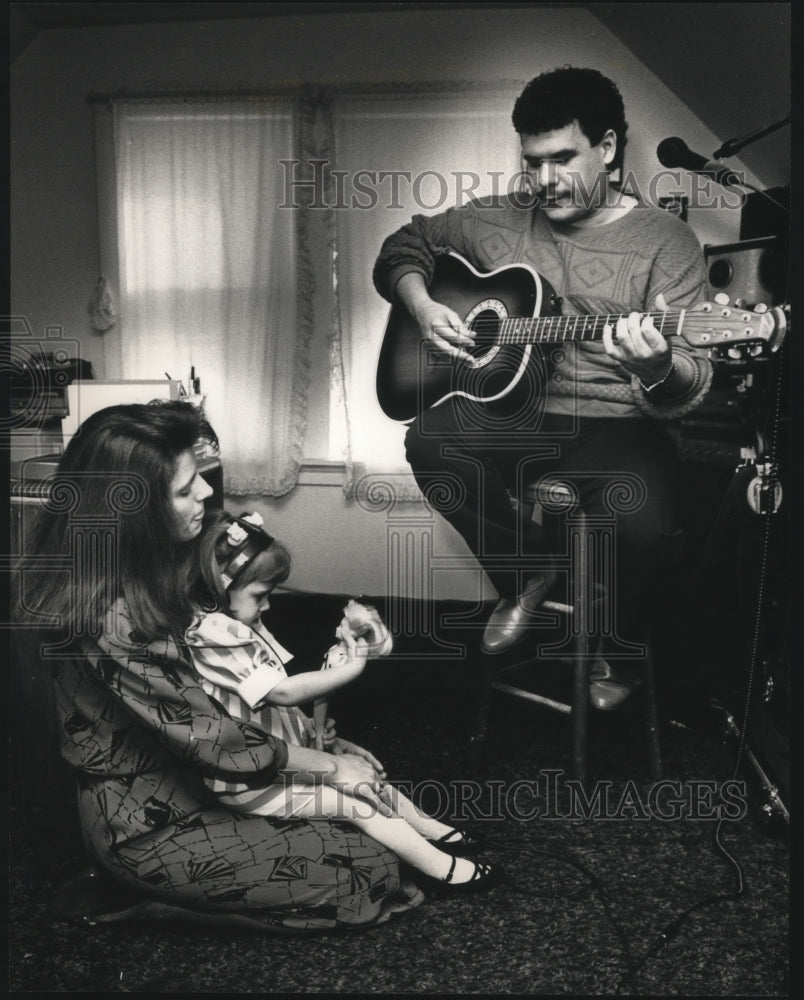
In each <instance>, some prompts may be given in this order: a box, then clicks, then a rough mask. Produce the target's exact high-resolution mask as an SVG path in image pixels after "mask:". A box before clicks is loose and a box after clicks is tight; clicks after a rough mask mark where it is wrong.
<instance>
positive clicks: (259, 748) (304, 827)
mask: <svg viewBox="0 0 804 1000" xmlns="http://www.w3.org/2000/svg"><path fill="white" fill-rule="evenodd" d="M54 685H55V694H56V706H57V713H58V720H59V729H60V735H61V744H62V754H63V756H64V757H65V759H66V760H67V762H68V763H69V764H70V765H71V766H72V767H73V769H74V770H75V773H76V776H77V781H78V801H79V811H80V818H81V824H82V829H83V833H84V839H85V842H86V845H87V848H88V850H89V851H90V853H91V854H92V856H93V857H94V858H95V859H96V860H97V862H98V863H99V864H100V865H101V866H102V867H103V868H105V869H106V870H107V871H108V872H110V873H111V874H113V875H114V876H116V877H117V878H118V879H120V880H121V881H122V882H124V883H126V884H127V885H128V886H129V887H131V888H134V889H137V890H139V891H140V892H143V893H145V894H147V895H148V896H150V897H151V898H152V899H153V900H156V901H161V903H162V904H168V905H169V906H172V907H173V909H174V910H176V909H178V910H179V911H180V912H184V913H185V914H190V913H195V914H206V915H210V914H217V915H219V917H220V918H221V919H228V918H231V921H232V922H233V923H235V924H237V925H246V926H253V927H259V928H261V929H265V930H272V931H283V930H284V931H286V932H287V931H305V930H307V931H310V930H323V929H328V928H334V927H355V926H360V925H367V924H373V923H377V922H380V921H382V920H384V919H387V917H388V915H389V914H390V913H392V912H396V911H398V910H401V909H407V908H410V906H414V905H417V904H418V903H419V902H421V899H422V896H421V893H418V892H417V891H416V890H413V891H411V890H410V889H409V887H407V886H402V885H401V881H400V872H399V861H398V859H397V857H396V856H395V855H394V854H392V853H391V852H390V851H388V850H386V849H385V848H384V847H382V846H381V845H380V844H378V843H377V842H376V841H375V840H373V839H372V838H371V837H367V836H365V835H364V834H362V833H361V832H360V831H358V830H357V829H355V827H353V826H351V825H349V824H345V823H337V822H329V821H324V820H304V819H299V820H294V821H291V822H288V821H280V820H276V819H272V818H264V817H262V816H253V815H243V814H242V813H239V812H235V811H234V810H232V809H228V808H226V807H225V806H224V805H223V804H222V803H221V802H220V800H219V799H217V798H216V797H215V796H214V795H213V794H212V792H211V791H210V790H209V788H208V786H207V785H206V784H205V782H206V781H207V780H213V781H215V780H220V781H231V782H235V783H238V782H249V783H252V784H253V785H254V786H255V787H259V788H262V787H264V786H266V785H270V784H271V783H272V782H274V781H275V780H276V778H277V775H278V772H279V771H280V770H281V769H282V768H284V767H285V764H286V762H287V746H286V745H285V743H284V742H283V741H282V740H281V739H278V738H277V737H276V736H274V735H272V734H271V733H269V732H266V731H265V730H264V729H262V728H261V727H260V726H257V725H254V724H252V723H250V722H248V721H245V720H242V719H239V718H234V717H232V716H230V715H229V713H228V712H226V711H225V710H224V709H223V707H222V705H221V703H219V702H218V701H217V700H216V699H214V698H212V697H210V695H209V694H208V693H207V692H206V691H205V690H204V689H203V687H202V686H201V684H200V683H199V681H198V678H197V675H196V673H195V671H194V670H193V666H192V663H191V661H190V655H189V652H188V650H187V648H186V647H185V646H184V645H183V644H180V643H177V642H176V641H174V640H173V639H172V638H164V639H160V640H157V641H153V642H144V641H142V640H141V639H139V638H138V637H137V636H136V635H135V634H134V633H133V631H132V626H131V620H130V617H129V614H128V610H127V608H126V605H125V603H124V602H123V601H122V600H118V601H117V602H116V603H115V604H114V606H113V607H112V608H111V610H110V612H109V614H108V615H107V619H106V624H105V628H104V631H103V633H102V634H101V635H100V636H99V637H98V638H97V639H96V640H95V639H90V638H84V639H80V640H76V642H75V644H74V646H73V648H72V649H71V650H69V651H67V652H66V654H65V655H64V656H63V660H62V662H61V664H60V665H59V667H58V669H57V671H56V674H55V678H54Z"/></svg>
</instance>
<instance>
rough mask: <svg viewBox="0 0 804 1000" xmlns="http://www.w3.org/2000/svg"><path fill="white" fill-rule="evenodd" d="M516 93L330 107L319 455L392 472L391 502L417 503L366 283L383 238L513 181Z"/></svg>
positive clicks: (380, 313)
mask: <svg viewBox="0 0 804 1000" xmlns="http://www.w3.org/2000/svg"><path fill="white" fill-rule="evenodd" d="M520 89H521V87H519V86H518V85H512V87H511V89H508V88H507V87H504V88H501V89H500V91H499V93H495V94H491V95H489V94H488V93H485V94H481V93H480V92H479V91H476V90H474V88H472V89H468V90H464V91H461V92H454V93H450V92H446V93H436V94H432V93H430V94H428V93H410V92H408V93H403V94H394V95H388V94H386V95H381V94H377V95H373V96H370V97H365V96H362V97H340V98H338V99H337V100H335V101H334V102H333V105H332V116H331V129H332V142H333V149H332V153H331V156H330V159H331V160H332V161H333V162H334V163H335V164H336V166H337V169H338V176H337V179H336V182H334V183H333V184H332V187H331V190H330V203H332V204H334V208H333V211H332V220H333V226H334V228H335V230H336V232H337V238H336V241H335V245H336V248H337V256H336V259H335V268H334V284H335V287H336V290H337V297H336V309H335V316H334V319H333V334H332V336H333V341H332V343H333V366H332V371H333V392H332V394H331V401H332V408H331V419H330V428H331V433H330V444H331V457H333V458H338V457H344V456H345V457H347V458H348V459H350V460H352V461H353V462H354V463H355V465H356V466H357V467H358V469H360V467H361V466H362V467H363V468H362V469H360V471H363V470H364V471H365V472H366V473H368V474H369V476H373V475H380V476H381V475H383V474H390V475H392V476H393V482H394V484H395V485H394V490H395V496H396V499H411V500H412V499H418V498H419V497H420V493H419V491H418V489H417V488H416V485H415V482H414V480H413V477H412V475H411V473H410V467H409V466H408V465H407V463H406V461H405V456H404V446H403V438H404V433H405V426H404V425H402V424H399V423H396V422H394V421H392V420H390V419H389V418H388V417H386V416H385V414H384V413H383V412H382V410H381V409H380V406H379V404H378V402H377V397H376V391H375V380H376V364H377V357H378V354H379V350H380V346H381V343H382V337H383V331H384V329H385V323H386V320H387V317H388V309H389V307H388V304H387V303H386V302H385V301H384V300H383V299H382V298H381V297H380V296H379V295H378V294H377V293H376V292H375V290H374V287H373V285H372V277H371V276H372V269H373V266H374V261H375V259H376V256H377V254H378V252H379V250H380V247H381V245H382V242H383V240H384V239H385V237H386V236H388V235H389V234H390V233H392V232H393V231H394V230H396V229H398V228H399V227H400V226H402V225H404V224H405V223H407V222H408V221H410V218H411V217H412V216H413V215H415V214H423V215H432V214H434V213H436V212H441V211H445V210H446V209H447V208H450V207H452V206H453V205H455V204H457V203H465V202H466V200H468V198H469V197H481V196H483V195H489V194H494V193H497V192H502V193H504V192H505V191H506V190H508V188H509V185H514V186H515V185H516V184H517V182H518V175H519V169H520V160H519V141H518V138H517V135H516V133H515V132H514V129H513V126H512V125H511V109H512V107H513V101H514V99H515V97H516V95H517V94H518V92H519V90H520Z"/></svg>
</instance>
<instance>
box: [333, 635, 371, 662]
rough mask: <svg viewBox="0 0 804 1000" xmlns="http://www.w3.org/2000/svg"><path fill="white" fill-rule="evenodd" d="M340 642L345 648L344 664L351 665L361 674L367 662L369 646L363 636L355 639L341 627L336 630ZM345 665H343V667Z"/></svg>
mask: <svg viewBox="0 0 804 1000" xmlns="http://www.w3.org/2000/svg"><path fill="white" fill-rule="evenodd" d="M338 632H340V640H341V642H342V643H343V645H344V646H345V647H346V662H347V663H351V664H353V665H354V666H355V667H357V668H358V672H359V673H362V672H363V669H364V667H365V666H366V661H367V660H368V651H369V644H368V642H367V640H366V639H364V638H363V636H362V635H361V636H358V637H357V638H355V637H354V636H353V635H352V633H351V632H350V631H349V630H348V629H347V628H344V627H343V626H340V627H339V628H338ZM345 665H346V664H344V666H345Z"/></svg>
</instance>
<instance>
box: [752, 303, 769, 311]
mask: <svg viewBox="0 0 804 1000" xmlns="http://www.w3.org/2000/svg"><path fill="white" fill-rule="evenodd" d="M767 311H768V307H767V306H766V305H765V303H764V302H757V304H756V305H755V306H754V312H755V313H766V312H767Z"/></svg>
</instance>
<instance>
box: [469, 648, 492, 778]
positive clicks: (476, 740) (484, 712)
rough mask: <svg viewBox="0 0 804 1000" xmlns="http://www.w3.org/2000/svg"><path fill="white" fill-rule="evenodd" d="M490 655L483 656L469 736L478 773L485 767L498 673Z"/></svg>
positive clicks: (470, 749) (473, 766)
mask: <svg viewBox="0 0 804 1000" xmlns="http://www.w3.org/2000/svg"><path fill="white" fill-rule="evenodd" d="M488 661H489V657H482V662H481V668H480V669H481V671H482V676H481V678H480V685H479V687H480V690H479V692H478V698H477V707H476V710H475V722H474V728H473V730H472V734H471V736H470V737H469V751H470V757H471V761H472V768H473V770H474V772H475V773H476V774H477V773H479V772H480V770H481V769H482V768H483V766H484V764H485V757H486V733H487V731H488V718H489V703H490V701H491V685H492V681H493V680H494V676H495V674H496V672H497V671H496V667H495V666H493V665H492V664H490V663H489V662H488Z"/></svg>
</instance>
